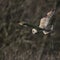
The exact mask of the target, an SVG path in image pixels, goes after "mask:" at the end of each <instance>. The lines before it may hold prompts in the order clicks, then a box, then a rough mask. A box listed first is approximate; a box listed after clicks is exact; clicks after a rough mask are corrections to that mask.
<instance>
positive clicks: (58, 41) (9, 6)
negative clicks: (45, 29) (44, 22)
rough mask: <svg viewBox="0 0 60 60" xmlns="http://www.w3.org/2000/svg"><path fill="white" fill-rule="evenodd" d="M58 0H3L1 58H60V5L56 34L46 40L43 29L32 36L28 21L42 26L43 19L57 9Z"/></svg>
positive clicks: (0, 25) (6, 59)
mask: <svg viewBox="0 0 60 60" xmlns="http://www.w3.org/2000/svg"><path fill="white" fill-rule="evenodd" d="M55 1H58V0H0V60H60V34H59V33H60V8H58V10H57V11H56V14H55V16H54V19H55V25H54V29H55V30H54V35H53V36H50V37H47V38H46V40H47V41H46V43H45V46H44V50H43V52H42V53H41V58H40V50H41V44H42V43H43V41H44V39H45V38H44V35H43V33H42V32H40V33H37V34H35V35H33V34H32V33H31V29H32V28H30V27H24V26H19V25H18V23H19V22H21V21H25V22H27V23H32V24H35V25H37V26H38V25H39V21H40V18H42V17H43V16H45V15H46V13H47V12H48V11H50V10H51V9H53V8H54V5H55Z"/></svg>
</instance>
